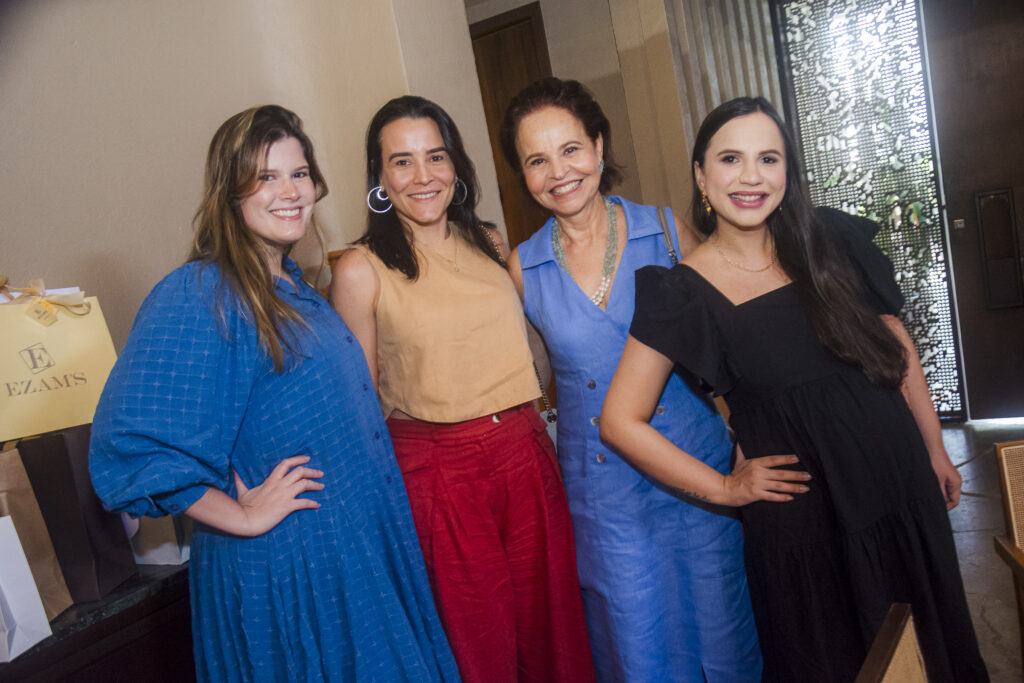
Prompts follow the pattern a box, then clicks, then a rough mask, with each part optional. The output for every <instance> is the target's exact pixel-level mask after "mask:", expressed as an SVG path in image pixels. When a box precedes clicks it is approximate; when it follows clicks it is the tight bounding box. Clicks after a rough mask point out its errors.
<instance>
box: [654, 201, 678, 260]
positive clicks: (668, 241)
mask: <svg viewBox="0 0 1024 683" xmlns="http://www.w3.org/2000/svg"><path fill="white" fill-rule="evenodd" d="M658 222H659V223H661V232H662V234H664V236H665V246H666V247H668V256H669V258H671V259H672V265H675V264H677V263H679V257H678V256H677V255H676V249H675V247H674V246H672V233H670V232H669V227H668V217H667V216H666V215H665V207H664V206H659V207H658Z"/></svg>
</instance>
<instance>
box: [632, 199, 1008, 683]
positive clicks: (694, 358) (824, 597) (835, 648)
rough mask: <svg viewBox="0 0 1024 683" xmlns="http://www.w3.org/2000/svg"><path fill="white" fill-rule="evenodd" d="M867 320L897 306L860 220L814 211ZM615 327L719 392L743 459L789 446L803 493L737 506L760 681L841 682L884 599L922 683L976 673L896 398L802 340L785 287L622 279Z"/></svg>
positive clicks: (940, 514) (971, 640)
mask: <svg viewBox="0 0 1024 683" xmlns="http://www.w3.org/2000/svg"><path fill="white" fill-rule="evenodd" d="M819 216H820V217H821V218H822V220H823V221H824V222H825V224H826V226H827V227H828V228H829V231H830V234H832V235H833V236H834V238H835V239H838V240H841V243H842V246H843V247H844V251H845V252H846V253H847V254H849V257H850V260H851V262H852V264H853V265H854V268H855V270H856V271H857V272H858V273H859V275H860V276H861V278H862V280H863V284H864V290H865V296H866V297H867V298H868V300H869V303H870V305H871V306H872V307H873V308H874V309H875V310H877V311H878V313H880V314H882V313H889V314H896V313H897V312H898V311H899V309H900V308H901V307H902V304H903V298H902V296H901V294H900V291H899V288H898V287H897V285H896V282H895V281H894V279H893V275H892V265H891V263H890V262H889V260H888V259H887V258H886V257H885V255H884V254H882V252H881V251H880V250H879V249H878V248H877V247H876V246H875V245H874V244H872V243H871V241H870V236H871V235H873V234H874V232H875V231H876V230H877V226H875V224H873V223H871V222H869V221H866V220H864V219H859V218H855V217H852V216H848V215H847V214H844V213H841V212H838V211H834V210H826V209H820V210H819ZM636 297H637V301H636V313H635V316H634V318H633V324H632V327H631V328H630V333H631V334H632V335H633V337H635V338H636V339H638V340H639V341H641V342H643V343H644V344H646V345H647V346H650V347H651V348H653V349H655V350H657V351H658V352H660V353H662V354H664V355H665V356H667V357H668V358H670V359H672V360H673V361H674V362H676V363H677V364H678V365H679V366H681V368H682V369H683V371H684V372H690V373H692V374H694V375H696V377H697V378H698V379H699V380H701V382H702V383H703V384H704V386H705V387H706V388H708V389H710V390H713V391H714V392H715V393H716V394H719V395H722V396H724V397H725V400H726V402H727V403H728V405H729V409H730V411H731V412H732V427H733V428H734V429H735V431H736V434H737V436H738V439H739V443H740V445H741V446H742V447H743V452H744V454H745V456H746V457H748V458H758V457H762V456H766V455H773V454H784V453H795V454H796V455H797V456H799V458H800V463H799V465H798V466H795V468H796V469H806V470H807V471H808V472H810V473H811V475H812V477H813V478H812V479H811V481H810V482H808V485H809V486H810V491H809V492H808V493H804V494H800V495H797V496H795V500H793V501H792V502H785V503H774V502H757V503H753V504H750V505H747V506H746V507H744V508H743V509H742V510H741V517H742V522H743V531H744V545H745V551H744V552H745V559H746V565H747V575H748V580H749V583H750V594H751V598H752V601H753V606H754V616H755V620H756V622H757V628H758V633H759V636H760V641H761V649H762V653H763V655H764V663H765V669H764V678H765V680H770V681H787V682H788V681H851V680H853V678H854V677H855V675H856V673H857V671H858V669H859V667H860V665H861V663H862V662H863V660H864V657H865V656H866V653H867V649H868V647H869V646H870V644H871V642H872V640H873V638H874V636H875V634H876V633H877V632H878V629H879V627H880V625H881V623H882V621H883V620H884V618H885V615H886V612H887V611H888V608H889V605H890V604H891V603H893V602H908V603H910V604H911V605H912V607H913V613H914V619H915V624H916V627H917V633H918V637H919V639H920V642H921V647H922V651H923V653H924V657H925V661H926V665H927V668H928V674H929V676H930V678H931V680H932V681H958V682H963V681H985V680H988V675H987V673H986V671H985V665H984V663H983V662H982V660H981V655H980V654H979V652H978V645H977V640H976V638H975V635H974V629H973V626H972V624H971V619H970V614H969V613H968V610H967V602H966V599H965V597H964V590H963V584H962V582H961V579H960V570H959V567H958V565H957V557H956V548H955V547H954V545H953V537H952V530H951V528H950V524H949V519H948V516H947V513H946V509H945V504H944V502H943V497H942V494H941V491H940V487H939V484H938V480H937V478H936V476H935V473H934V471H933V470H932V467H931V464H930V461H929V458H928V452H927V450H926V448H925V445H924V442H923V440H922V438H921V435H920V432H919V431H918V429H917V425H916V423H915V422H914V418H913V415H912V414H911V412H910V409H909V408H908V406H907V404H906V402H905V400H904V398H903V396H902V394H901V393H900V392H899V391H898V390H891V389H883V388H881V387H878V386H876V385H874V384H872V383H871V382H869V381H868V379H867V378H866V377H865V376H864V374H863V373H862V372H861V371H859V370H858V369H856V368H855V367H853V366H851V365H849V364H848V363H846V362H844V361H842V360H840V359H839V358H838V357H836V356H835V355H833V354H832V353H831V352H830V351H828V350H827V349H826V348H825V347H824V346H823V345H822V344H821V343H820V342H819V341H818V338H817V337H816V335H815V333H814V330H813V328H812V326H811V323H810V321H809V319H808V318H807V316H806V314H805V312H804V309H803V307H802V305H801V302H800V300H799V297H798V294H797V291H796V288H795V287H794V286H793V285H792V284H789V285H785V286H783V287H781V288H779V289H775V290H773V291H770V292H768V293H766V294H764V295H762V296H759V297H756V298H755V299H752V300H750V301H747V302H744V303H741V304H739V305H734V304H733V303H732V302H731V301H729V300H728V299H727V298H726V297H725V296H724V295H722V294H721V293H720V292H719V291H718V290H717V289H715V288H714V287H713V286H712V285H711V284H710V283H709V282H707V281H706V280H705V279H704V278H703V277H701V276H700V275H699V274H698V273H697V272H696V271H695V270H693V269H692V268H690V267H688V266H686V265H682V264H681V265H678V266H675V267H674V268H672V269H666V268H662V267H655V266H648V267H646V268H642V269H641V270H639V271H637V276H636Z"/></svg>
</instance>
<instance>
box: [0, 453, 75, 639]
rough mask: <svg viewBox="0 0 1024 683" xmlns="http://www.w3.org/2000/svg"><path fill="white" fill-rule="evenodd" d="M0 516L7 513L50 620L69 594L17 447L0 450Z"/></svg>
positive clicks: (65, 604)
mask: <svg viewBox="0 0 1024 683" xmlns="http://www.w3.org/2000/svg"><path fill="white" fill-rule="evenodd" d="M0 515H9V516H10V518H11V521H12V522H14V528H15V530H16V531H17V532H18V538H20V539H21V547H22V549H23V550H24V551H25V558H26V559H27V560H28V566H29V569H31V570H32V578H33V579H35V583H36V588H37V589H38V590H39V597H40V598H41V599H42V601H43V608H44V609H45V610H46V618H47V619H48V620H49V621H53V619H54V618H55V617H56V616H57V615H58V614H60V613H61V612H63V611H64V610H66V609H67V608H68V607H71V595H70V594H69V593H68V586H67V584H66V583H64V573H63V572H62V571H61V570H60V563H58V562H57V554H56V553H55V552H54V550H53V543H52V542H51V541H50V532H49V531H47V529H46V522H44V521H43V513H42V512H40V511H39V503H37V502H36V496H35V493H33V492H32V485H31V484H30V483H29V481H28V474H26V473H25V467H24V466H23V465H22V464H21V455H19V453H18V451H17V449H12V450H8V451H4V452H2V453H0Z"/></svg>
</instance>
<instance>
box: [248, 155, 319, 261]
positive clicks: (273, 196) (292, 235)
mask: <svg viewBox="0 0 1024 683" xmlns="http://www.w3.org/2000/svg"><path fill="white" fill-rule="evenodd" d="M315 203H316V187H315V186H314V183H313V180H312V179H311V178H310V177H309V164H308V163H307V161H306V155H305V153H304V152H303V151H302V144H301V143H300V142H299V141H298V140H296V139H295V138H290V137H289V138H282V139H280V140H278V141H277V142H274V143H271V145H270V147H269V148H267V154H266V157H265V159H264V162H263V165H262V166H261V168H260V171H259V174H258V175H257V183H256V189H255V190H254V191H253V192H252V194H250V195H249V196H247V197H245V198H244V199H242V200H241V202H240V205H241V209H242V218H243V220H244V221H245V225H246V227H248V228H249V230H251V231H252V233H253V234H254V235H255V236H256V237H257V238H259V240H260V242H261V244H262V246H263V248H264V249H265V250H266V253H267V257H268V258H267V262H268V264H269V266H270V269H271V272H272V273H273V274H274V275H280V274H281V260H282V258H283V256H284V254H285V252H286V251H287V250H288V248H289V247H291V246H292V245H293V244H295V243H296V242H298V241H299V240H300V239H302V236H303V235H305V234H306V228H308V227H309V223H310V221H311V220H312V219H313V205H314V204H315Z"/></svg>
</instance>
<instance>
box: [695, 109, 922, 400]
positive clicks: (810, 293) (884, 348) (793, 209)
mask: <svg viewBox="0 0 1024 683" xmlns="http://www.w3.org/2000/svg"><path fill="white" fill-rule="evenodd" d="M757 113H761V114H765V115H766V116H768V117H769V118H770V119H771V120H772V121H773V122H775V125H776V126H777V127H778V129H779V133H780V134H781V136H782V141H783V144H784V145H785V148H786V150H785V152H786V193H785V195H784V196H783V198H782V203H781V204H780V205H779V210H778V211H773V212H772V213H771V215H770V216H769V217H768V220H767V223H768V232H769V234H770V235H771V237H772V241H773V242H774V245H775V253H776V255H777V258H778V260H779V265H781V266H782V269H783V270H784V271H785V272H786V274H787V275H788V276H789V277H790V278H791V279H792V280H793V284H794V286H795V287H796V289H797V292H799V294H800V299H801V301H802V302H803V304H804V308H805V310H806V311H807V317H808V318H810V321H811V324H812V325H813V327H814V331H815V333H816V334H817V337H818V340H819V341H821V343H822V344H824V346H825V347H826V348H827V349H828V350H829V351H831V352H832V353H834V354H835V355H837V356H838V357H839V358H841V359H843V360H844V361H846V362H847V363H850V364H851V365H854V366H855V367H857V368H859V369H860V370H861V371H862V372H863V373H864V374H865V375H866V376H867V378H868V379H869V380H871V382H873V383H874V384H877V385H879V386H883V387H889V388H897V387H899V386H900V384H902V382H903V377H904V375H905V374H906V372H907V359H906V354H905V350H904V348H903V345H902V344H901V343H900V341H899V340H898V339H897V338H896V337H895V335H893V333H892V331H891V330H890V329H889V327H888V326H887V325H886V324H885V323H884V322H882V320H881V319H880V318H879V317H878V315H877V314H876V313H875V312H874V311H872V310H871V309H870V307H869V306H868V304H867V303H866V301H867V300H866V292H865V291H864V286H863V284H862V279H861V277H859V276H858V274H857V272H856V270H855V267H854V266H853V264H852V263H851V262H850V259H849V257H848V256H847V255H846V254H845V253H844V250H843V247H842V246H841V245H840V244H839V243H838V242H837V239H836V238H835V237H834V236H833V235H831V234H830V233H829V231H828V230H826V228H825V226H824V225H823V224H822V223H821V219H820V218H819V217H818V215H817V212H816V211H815V210H814V206H813V205H812V204H811V201H810V199H809V198H808V196H807V190H806V188H805V186H804V183H803V178H804V174H803V164H801V163H800V155H799V153H798V152H797V148H796V143H795V142H794V139H793V134H792V133H791V132H790V130H789V127H788V126H787V125H786V124H785V123H784V122H783V120H782V117H780V116H779V114H778V112H777V111H776V110H775V108H774V107H773V106H772V105H771V104H770V103H769V102H768V100H766V99H764V98H763V97H738V98H736V99H733V100H729V101H728V102H725V103H723V104H721V105H719V106H718V107H716V108H715V109H714V110H713V111H712V112H711V113H710V114H708V115H707V117H706V118H705V119H704V122H703V123H701V126H700V130H699V131H698V132H697V138H696V140H695V141H694V144H693V158H692V163H693V164H695V165H697V166H701V167H703V166H704V155H705V153H706V152H707V149H708V145H710V143H711V138H712V137H714V135H715V133H717V132H718V131H719V129H721V128H722V126H724V125H725V124H726V123H728V122H729V121H732V120H733V119H735V118H738V117H740V116H748V115H750V114H757ZM692 178H693V188H692V190H693V200H692V204H691V206H690V211H691V215H692V217H693V224H694V225H695V226H697V229H698V230H699V231H700V232H701V233H703V234H704V235H711V233H713V232H714V231H715V228H716V227H717V216H716V215H712V214H710V213H708V212H707V211H705V210H704V208H703V207H702V206H701V192H700V188H699V187H698V186H697V175H696V173H694V174H693V176H692Z"/></svg>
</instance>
